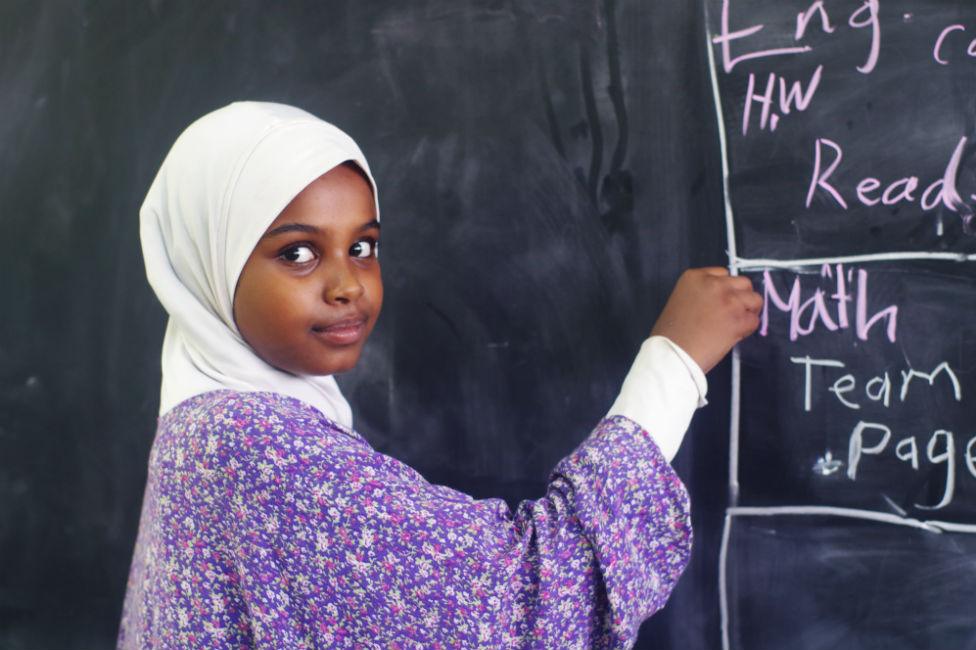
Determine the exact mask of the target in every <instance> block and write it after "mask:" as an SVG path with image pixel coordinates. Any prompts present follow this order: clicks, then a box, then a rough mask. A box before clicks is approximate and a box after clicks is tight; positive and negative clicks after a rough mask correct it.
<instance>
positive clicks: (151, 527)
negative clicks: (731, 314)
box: [118, 390, 691, 650]
mask: <svg viewBox="0 0 976 650" xmlns="http://www.w3.org/2000/svg"><path fill="white" fill-rule="evenodd" d="M690 546H691V527H690V519H689V507H688V496H687V492H686V491H685V488H684V486H683V485H682V483H681V481H680V480H679V479H678V477H677V475H676V474H675V473H674V472H673V470H672V469H671V467H670V466H669V465H668V463H667V462H666V461H665V460H664V458H663V457H662V456H661V453H660V451H659V450H658V449H657V447H656V446H655V445H654V443H653V442H652V441H651V438H650V436H649V435H648V434H647V432H645V431H644V430H643V429H641V428H640V427H639V426H638V425H636V424H635V423H633V422H632V421H630V420H628V419H627V418H624V417H622V416H617V417H613V418H610V419H606V420H603V421H602V422H600V423H599V425H598V426H597V427H596V429H595V430H594V431H593V433H592V434H591V435H590V436H589V437H588V438H587V439H586V440H585V441H584V442H583V443H582V444H580V446H579V447H578V448H577V449H576V450H575V451H574V452H573V453H572V454H570V455H569V456H567V457H566V458H565V459H563V460H562V461H560V462H559V463H558V464H557V465H556V467H555V469H554V470H553V472H552V474H551V476H550V480H549V485H548V489H547V491H546V494H545V496H544V497H542V498H540V499H537V500H534V501H523V502H522V503H521V504H519V506H518V507H517V508H516V510H515V511H514V512H513V511H512V510H511V509H510V508H509V507H508V505H507V504H506V503H505V502H504V501H502V500H501V499H484V500H476V499H473V498H472V497H470V496H468V495H466V494H463V493H460V492H457V491H455V490H452V489H450V488H447V487H444V486H438V485H431V484H430V483H428V482H427V481H426V480H424V478H423V477H422V476H420V474H418V473H417V472H416V471H415V470H413V469H411V468H410V467H408V466H406V465H405V464H403V463H401V462H400V461H397V460H396V459H394V458H391V457H389V456H386V455H383V454H380V453H378V452H377V451H375V450H374V449H372V448H371V447H370V445H369V444H368V443H367V442H366V441H365V440H364V439H363V438H362V437H360V436H359V435H358V434H356V433H355V432H353V431H349V430H346V429H344V428H342V427H340V426H338V425H336V424H335V423H333V422H331V421H330V420H328V419H326V418H325V417H324V416H323V415H322V414H321V413H320V412H319V411H317V410H315V409H314V408H313V407H311V406H309V405H307V404H305V403H303V402H301V401H299V400H296V399H293V398H290V397H285V396H282V395H279V394H275V393H242V392H235V391H229V390H222V391H215V392H210V393H205V394H203V395H198V396H196V397H193V398H191V399H189V400H186V401H185V402H183V403H181V404H180V405H178V406H177V407H176V408H174V409H172V410H171V411H169V412H167V413H166V414H165V415H164V416H163V417H161V418H160V421H159V428H158V430H157V433H156V439H155V441H154V443H153V447H152V452H151V454H150V459H149V475H148V480H147V485H146V492H145V496H144V500H143V508H142V518H141V522H140V528H139V534H138V538H137V541H136V547H135V552H134V556H133V560H132V565H131V569H130V574H129V581H128V586H127V593H126V598H125V603H124V606H123V612H122V622H121V627H120V630H119V637H118V647H119V648H181V649H183V648H261V649H268V650H270V649H276V650H280V649H292V648H309V649H311V648H363V647H367V648H368V647H376V648H434V649H437V648H442V649H447V648H560V649H562V648H567V649H568V648H626V647H630V646H631V645H632V644H633V642H634V640H635V637H636V634H637V629H638V627H639V625H640V623H641V621H643V620H644V619H645V618H647V617H648V616H650V615H651V614H653V613H654V612H655V611H657V610H658V609H659V608H661V607H662V606H663V605H664V603H665V602H666V600H667V598H668V595H669V594H670V592H671V589H672V587H673V586H674V584H675V582H676V580H677V579H678V576H679V575H680V574H681V572H682V570H683V569H684V566H685V564H686V563H687V560H688V556H689V553H690Z"/></svg>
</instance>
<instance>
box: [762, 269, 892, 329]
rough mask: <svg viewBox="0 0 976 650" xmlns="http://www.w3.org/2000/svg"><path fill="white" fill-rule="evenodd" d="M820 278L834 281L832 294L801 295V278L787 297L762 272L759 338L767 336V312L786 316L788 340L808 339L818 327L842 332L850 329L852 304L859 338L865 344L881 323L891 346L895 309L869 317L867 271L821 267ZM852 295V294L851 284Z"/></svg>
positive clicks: (796, 278) (819, 289)
mask: <svg viewBox="0 0 976 650" xmlns="http://www.w3.org/2000/svg"><path fill="white" fill-rule="evenodd" d="M820 276H821V278H829V279H832V280H833V289H834V292H833V293H832V294H831V293H829V291H825V290H824V289H822V288H820V287H816V288H814V289H813V291H812V292H810V293H809V294H807V295H806V296H805V295H804V291H803V287H802V285H801V283H800V277H799V276H797V277H795V278H794V279H793V285H792V286H791V288H790V293H789V297H788V298H786V299H785V300H784V299H783V294H782V293H781V292H780V290H779V289H777V288H776V283H775V281H774V280H773V276H772V273H770V271H768V270H767V271H764V272H763V279H762V285H763V299H764V302H763V310H762V315H761V317H760V323H759V334H760V336H766V335H767V334H768V333H769V321H770V313H771V312H772V311H773V310H776V311H780V312H784V313H787V314H789V337H790V340H791V341H795V340H797V339H798V338H799V337H801V336H807V335H808V334H810V333H812V332H813V331H815V330H816V329H817V328H818V327H820V328H823V329H826V330H828V331H831V332H833V331H837V330H845V329H848V328H849V327H850V326H851V317H850V307H851V303H852V302H853V303H854V318H853V322H854V331H855V335H856V336H857V338H858V339H860V340H862V341H867V340H868V338H869V336H870V334H871V330H872V328H874V327H875V325H878V324H882V323H883V324H884V333H885V336H886V337H887V338H888V340H889V341H890V342H892V343H894V342H895V340H896V339H897V336H898V334H897V332H898V306H897V305H888V306H886V307H883V308H882V309H880V310H879V311H877V312H875V313H873V314H871V315H870V316H868V313H869V307H868V302H869V299H868V272H867V271H866V270H865V269H857V272H856V276H855V275H854V269H845V268H844V265H843V264H837V265H835V266H832V265H830V264H824V265H823V266H822V267H821V270H820ZM852 284H853V285H854V286H855V288H856V289H855V291H856V293H855V295H854V296H852V295H851V285H852Z"/></svg>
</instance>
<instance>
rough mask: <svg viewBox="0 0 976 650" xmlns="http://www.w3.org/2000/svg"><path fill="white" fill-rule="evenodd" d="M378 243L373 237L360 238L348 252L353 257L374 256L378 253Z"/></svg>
mask: <svg viewBox="0 0 976 650" xmlns="http://www.w3.org/2000/svg"><path fill="white" fill-rule="evenodd" d="M379 247H380V243H379V242H378V241H376V240H375V239H361V240H359V241H358V242H356V243H355V244H353V245H352V248H350V249H349V254H350V255H352V256H353V257H359V258H363V259H365V258H367V257H376V256H377V255H378V254H379Z"/></svg>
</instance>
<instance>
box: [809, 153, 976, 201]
mask: <svg viewBox="0 0 976 650" xmlns="http://www.w3.org/2000/svg"><path fill="white" fill-rule="evenodd" d="M825 148H826V149H829V150H831V151H832V152H833V154H832V155H833V159H832V160H831V161H830V163H829V164H827V165H826V166H825V165H824V153H827V155H830V151H827V152H824V149H825ZM965 148H966V137H965V136H963V137H962V138H960V139H959V142H958V144H956V148H955V150H954V151H953V152H952V156H951V157H950V158H949V162H948V164H946V168H945V172H944V173H943V174H942V178H939V179H937V180H935V181H932V182H931V183H929V184H928V186H926V188H925V190H924V191H923V192H922V194H921V197H920V201H919V205H920V206H921V207H922V210H924V211H926V212H928V211H930V210H934V209H935V208H937V207H939V206H940V205H943V206H945V207H946V208H948V209H949V210H952V211H953V212H958V211H959V208H960V207H961V206H962V205H963V200H962V197H961V196H960V195H959V191H958V189H957V187H956V177H957V176H958V173H959V164H960V162H961V161H962V155H963V151H964V150H965ZM843 158H844V151H843V148H842V147H841V146H840V145H839V144H837V143H836V142H834V141H833V140H829V139H827V138H818V139H817V141H816V143H815V145H814V155H813V174H812V175H811V177H810V184H809V186H808V187H807V198H806V204H805V205H806V207H807V208H809V207H810V205H811V204H812V203H813V199H814V197H815V196H816V195H817V194H818V193H820V194H824V193H825V194H826V195H827V196H829V197H830V198H831V199H833V201H835V202H836V203H837V205H839V206H840V207H842V208H844V209H845V210H846V209H847V208H848V205H847V200H846V199H845V198H844V196H843V194H841V192H840V190H839V189H837V187H836V186H835V185H834V184H833V183H832V182H831V180H830V178H831V176H833V174H834V172H836V171H837V168H838V167H839V166H840V163H841V161H842V160H843ZM919 182H920V181H919V178H918V176H905V177H903V178H898V179H896V180H894V181H891V182H889V183H888V184H887V185H885V184H884V183H883V182H882V181H881V180H880V179H878V178H874V177H873V176H868V177H866V178H864V179H862V180H861V181H860V182H859V183H858V184H857V186H856V188H855V196H856V198H857V200H858V201H859V202H860V203H862V204H863V205H866V206H873V205H877V204H878V202H881V203H882V204H884V205H894V204H896V203H904V202H908V203H910V202H914V201H915V200H916V198H917V190H918V188H919ZM882 187H884V190H883V191H882V193H881V195H880V196H878V195H877V194H876V192H877V191H878V190H879V189H881V188H882Z"/></svg>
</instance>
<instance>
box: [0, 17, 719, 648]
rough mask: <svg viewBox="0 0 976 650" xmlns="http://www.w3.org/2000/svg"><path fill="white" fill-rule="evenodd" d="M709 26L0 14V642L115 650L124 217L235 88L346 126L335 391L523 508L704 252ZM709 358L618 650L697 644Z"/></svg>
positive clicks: (133, 467) (714, 392)
mask: <svg viewBox="0 0 976 650" xmlns="http://www.w3.org/2000/svg"><path fill="white" fill-rule="evenodd" d="M704 33H705V32H704V26H703V16H702V9H701V7H698V6H697V3H688V2H666V3H665V2H656V3H651V2H641V1H640V0H600V1H596V0H584V1H579V0H572V1H570V0H558V1H557V0H539V1H536V2H531V3H525V2H509V1H504V0H415V1H413V2H410V3H403V2H397V3H394V2H376V1H372V2H363V1H345V2H327V3H326V2H276V3H258V2H206V3H198V2H171V1H166V0H150V1H144V2H131V1H125V2H123V1H119V0H116V1H111V0H90V1H88V2H66V1H53V0H52V1H49V2H28V1H24V0H9V1H8V2H5V3H3V5H2V6H0V211H2V212H0V225H2V228H3V233H4V234H3V236H2V237H0V278H2V281H0V314H2V315H0V647H3V648H9V649H10V650H15V649H20V648H25V649H26V648H30V649H35V648H108V647H112V645H113V642H114V636H115V633H116V629H117V624H118V617H119V613H120V608H121V602H122V596H123V593H124V586H125V578H126V575H127V571H128V564H129V560H130V557H131V552H132V547H133V544H134V539H135V534H136V530H137V525H138V517H139V509H140V504H141V499H142V490H143V487H144V483H145V476H146V462H147V458H148V452H149V447H150V444H151V442H152V436H153V431H154V426H155V417H156V413H157V408H158V388H159V350H160V344H161V340H162V333H163V328H164V326H165V315H164V313H163V311H162V310H161V308H160V307H159V305H158V304H157V302H156V300H155V298H154V296H153V295H152V293H151V292H150V290H149V287H148V285H147V284H146V282H145V277H144V272H143V268H142V259H141V253H140V248H139V241H138V223H137V214H138V208H139V205H140V203H141V201H142V198H143V196H144V194H145V191H146V189H147V188H148V186H149V184H150V182H151V181H152V178H153V175H154V174H155V172H156V170H157V169H158V166H159V164H160V163H161V161H162V159H163V157H164V155H165V154H166V152H167V150H168V147H169V145H170V144H171V143H172V141H173V140H174V139H175V137H176V136H177V134H178V133H179V132H180V131H181V130H182V129H183V127H185V126H186V125H187V124H188V123H189V122H190V121H192V120H193V119H195V118H196V117H198V116H200V115H202V114H203V113H205V112H208V111H210V110H212V109H214V108H217V107H219V106H222V105H224V104H226V103H229V102H231V101H233V100H237V99H258V100H270V101H280V102H285V103H293V104H296V105H298V106H301V107H303V108H305V109H307V110H309V111H311V112H313V113H316V114H318V115H320V116H322V117H324V118H326V119H328V120H330V121H332V122H334V123H336V124H337V125H339V126H341V127H342V128H344V129H345V130H347V131H348V132H349V133H350V134H352V136H353V137H354V138H355V139H356V140H357V141H358V142H359V143H360V145H361V146H362V148H363V150H364V151H365V153H366V155H367V157H368V158H369V160H370V162H371V165H372V166H373V169H374V172H375V176H376V179H377V181H378V184H379V188H380V201H381V206H382V215H383V216H382V218H383V230H384V236H383V237H384V239H383V255H382V263H383V273H384V279H385V282H386V296H387V299H386V305H385V307H384V311H383V315H382V317H381V320H380V323H379V325H378V326H377V329H376V331H375V333H374V334H373V338H372V339H371V342H370V343H369V345H368V348H367V350H366V352H365V354H364V356H363V358H362V361H361V363H360V365H359V367H358V368H357V369H355V370H354V371H353V372H351V373H349V374H348V375H345V376H342V377H341V378H340V383H341V384H342V386H343V388H344V390H345V391H346V394H347V396H348V397H349V398H350V401H351V402H352V404H353V407H354V412H355V414H356V422H357V426H358V428H359V429H360V430H361V431H362V432H363V433H364V435H365V436H366V437H367V438H368V439H369V440H370V441H371V442H372V443H373V444H374V445H375V446H376V447H377V448H378V449H380V450H381V451H384V452H386V453H389V454H392V455H394V456H396V457H398V458H400V459H402V460H404V461H406V462H408V463H410V464H412V465H413V466H415V467H416V468H418V469H419V470H420V471H421V472H423V473H424V474H425V475H426V476H427V477H428V478H429V479H430V480H432V481H436V482H441V483H445V484H448V485H451V486H452V487H455V488H458V489H461V490H465V491H468V492H470V493H472V494H474V495H476V496H501V497H504V498H506V499H507V500H509V501H510V502H511V503H513V504H514V503H515V502H517V501H518V500H520V499H523V498H531V497H535V496H539V495H540V494H541V492H542V490H543V487H544V481H545V478H546V475H547V472H548V471H549V469H550V468H551V467H552V466H553V465H554V463H555V462H556V461H557V460H558V459H559V458H560V457H562V456H563V455H564V454H566V453H568V452H569V451H570V450H571V449H572V448H573V447H574V446H575V445H576V444H577V443H578V442H579V441H580V440H581V439H582V438H583V437H584V436H585V435H586V434H587V432H588V431H589V429H590V428H591V427H592V426H593V424H594V423H595V422H596V421H597V420H598V418H599V417H600V416H601V415H602V414H603V413H604V412H605V411H606V409H607V408H608V407H609V404H610V403H611V401H612V398H613V396H614V395H615V392H616V389H617V387H618V384H619V382H620V380H621V379H622V377H623V375H624V373H625V372H626V370H627V368H628V366H629V364H630V361H631V359H632V356H633V354H634V353H635V352H636V350H637V347H638V346H639V344H640V341H641V340H642V339H643V338H644V337H645V336H646V335H647V333H648V332H649V330H650V328H651V325H652V324H653V321H654V318H655V314H656V313H657V312H658V311H659V309H660V308H661V307H662V305H663V302H664V300H665V298H666V297H667V293H668V291H669V289H670V287H671V285H672V284H673V282H674V281H675V279H676V278H677V276H678V275H679V273H680V272H681V271H682V270H683V269H684V268H686V267H687V266H689V265H704V264H719V265H723V264H724V263H725V261H726V258H725V256H724V245H725V244H724V238H725V233H724V226H723V224H722V221H721V219H722V213H721V210H722V198H721V175H720V158H719V152H718V145H717V134H716V127H715V124H716V120H715V117H714V114H713V110H714V109H713V104H712V99H711V90H710V87H709V80H708V73H707V63H706V61H705V45H704V39H705V36H704ZM727 374H728V369H727V367H725V366H722V367H720V368H719V369H718V370H716V371H715V372H714V373H713V374H712V376H711V382H712V384H711V386H712V388H711V396H712V397H711V401H712V403H711V405H710V406H709V407H708V408H707V409H705V410H704V411H702V412H700V413H699V415H698V419H697V420H696V423H695V425H694V429H695V432H694V434H693V436H692V438H691V439H690V440H689V441H688V442H687V443H686V445H685V448H684V449H683V450H682V452H681V454H680V455H679V457H678V460H677V463H676V464H677V467H678V469H679V473H680V474H681V475H682V476H683V477H684V478H685V479H686V481H687V482H688V484H689V487H690V489H691V492H692V498H693V503H694V515H693V516H694V522H695V525H696V527H697V528H696V550H695V555H694V557H693V559H692V564H691V566H690V568H689V570H688V572H687V573H686V575H685V577H684V579H683V581H682V582H681V584H680V585H679V587H678V589H677V591H676V592H675V595H674V597H673V599H672V602H671V604H670V605H669V606H668V608H667V609H666V610H665V611H664V612H662V613H661V614H660V615H658V616H657V617H655V618H654V619H652V620H651V621H650V622H648V623H647V624H646V625H645V626H644V628H643V629H642V633H641V640H640V642H639V643H638V646H637V647H639V648H651V647H675V648H706V647H716V646H717V644H718V638H719V636H718V613H717V598H716V583H717V548H718V544H719V537H720V533H721V520H722V512H723V508H724V506H725V497H726V483H727V474H726V471H727V470H726V466H727V462H726V459H725V456H726V449H727V445H728V443H727V440H726V431H727V417H726V414H727V412H728V411H727V410H728V397H727V392H728V391H727V387H728V379H727Z"/></svg>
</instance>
